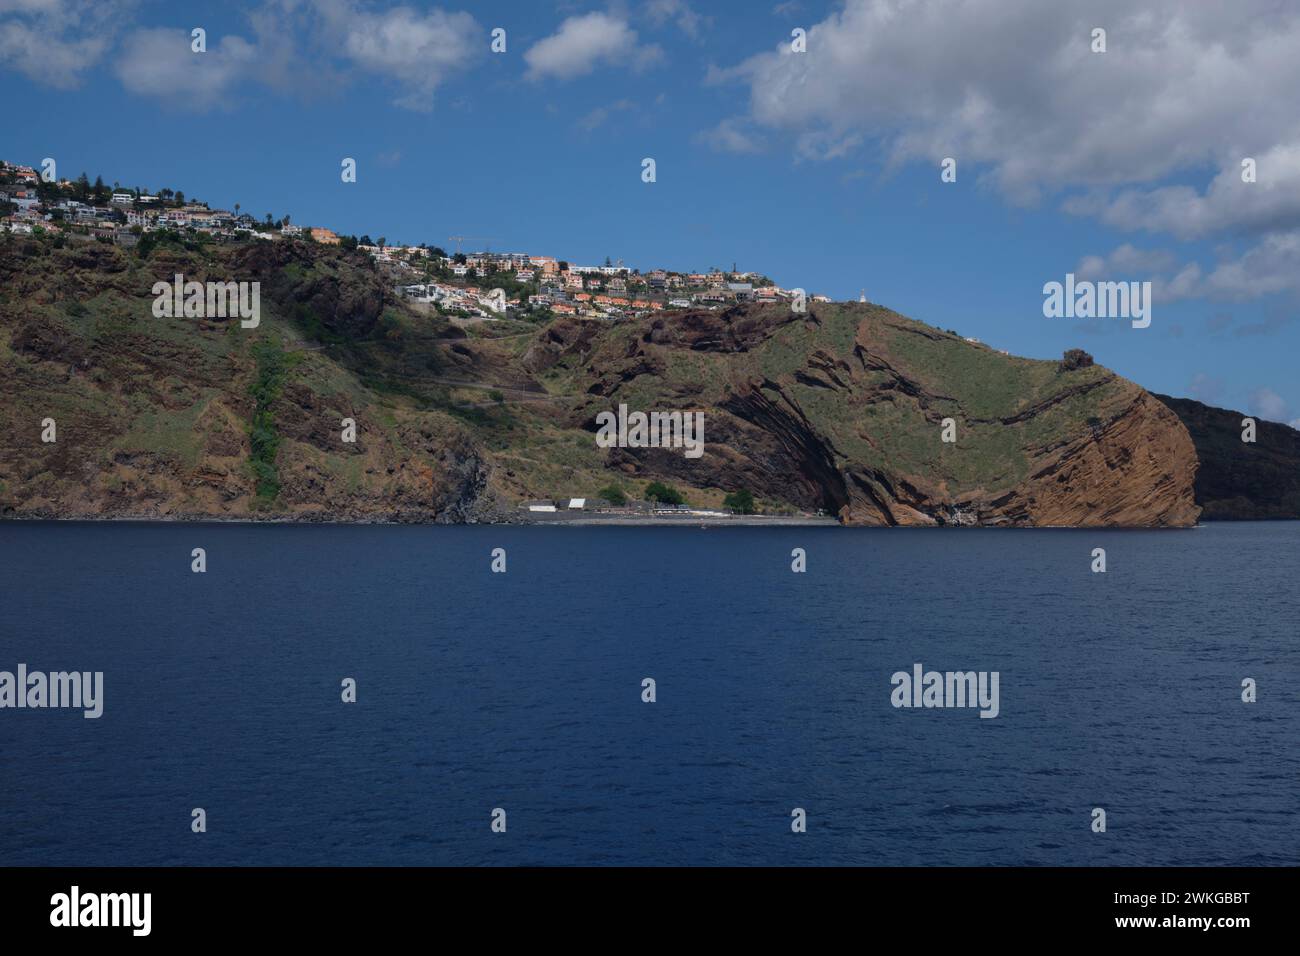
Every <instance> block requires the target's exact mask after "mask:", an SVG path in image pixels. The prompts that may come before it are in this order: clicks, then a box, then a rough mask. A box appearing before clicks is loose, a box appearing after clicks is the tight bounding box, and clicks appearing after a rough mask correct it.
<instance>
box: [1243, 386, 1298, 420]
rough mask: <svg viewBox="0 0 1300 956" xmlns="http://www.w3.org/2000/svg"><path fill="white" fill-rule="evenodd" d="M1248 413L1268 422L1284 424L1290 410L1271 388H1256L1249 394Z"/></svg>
mask: <svg viewBox="0 0 1300 956" xmlns="http://www.w3.org/2000/svg"><path fill="white" fill-rule="evenodd" d="M1250 412H1251V414H1252V415H1255V416H1257V417H1259V418H1267V419H1268V420H1269V421H1274V422H1284V421H1286V420H1287V418H1288V416H1289V414H1290V409H1289V408H1288V407H1287V403H1286V399H1284V398H1283V397H1282V396H1281V395H1279V394H1278V393H1277V392H1275V391H1273V390H1272V389H1271V388H1257V389H1255V390H1254V391H1253V392H1251V393H1250Z"/></svg>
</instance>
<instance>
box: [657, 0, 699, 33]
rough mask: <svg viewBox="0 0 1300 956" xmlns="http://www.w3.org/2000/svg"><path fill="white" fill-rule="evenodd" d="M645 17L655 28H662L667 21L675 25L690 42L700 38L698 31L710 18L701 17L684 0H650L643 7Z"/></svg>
mask: <svg viewBox="0 0 1300 956" xmlns="http://www.w3.org/2000/svg"><path fill="white" fill-rule="evenodd" d="M645 12H646V15H647V16H648V17H649V18H650V22H651V23H653V24H654V25H655V26H662V25H663V24H664V23H665V22H667V21H668V20H672V21H673V22H674V23H676V24H677V28H678V29H679V30H681V31H682V32H683V33H685V34H686V35H687V36H688V37H690V38H691V39H692V40H698V39H699V38H700V31H701V30H702V29H703V28H704V26H705V24H707V23H709V22H711V21H710V18H708V17H704V16H701V15H700V14H699V13H697V12H696V11H695V10H694V9H692V8H691V6H690V4H688V3H687V2H686V0H650V2H649V3H647V4H646V6H645Z"/></svg>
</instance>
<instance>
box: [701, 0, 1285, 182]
mask: <svg viewBox="0 0 1300 956" xmlns="http://www.w3.org/2000/svg"><path fill="white" fill-rule="evenodd" d="M1100 24H1104V25H1105V26H1106V27H1107V29H1108V32H1109V52H1107V53H1103V54H1094V53H1092V52H1091V50H1090V48H1089V41H1090V32H1091V29H1092V28H1093V27H1094V26H1097V25H1100ZM807 47H808V49H807V52H806V53H793V52H791V51H790V46H789V42H788V41H785V42H783V43H782V44H781V45H780V46H779V47H778V48H777V49H776V50H774V51H772V52H768V53H761V54H758V55H756V56H753V57H751V58H749V59H748V60H746V61H744V62H743V63H741V64H739V65H738V66H736V67H734V68H732V69H731V70H728V71H723V73H722V74H721V75H723V76H725V77H729V78H731V79H735V80H739V81H741V82H743V83H745V84H747V85H748V87H749V95H750V112H751V115H752V117H753V118H754V119H755V120H757V121H758V122H760V123H762V124H764V125H767V126H770V127H773V128H775V129H782V130H788V131H790V132H793V133H797V132H802V131H808V130H818V131H822V132H823V133H825V134H827V135H831V136H842V135H844V134H845V133H847V132H849V131H857V132H860V133H864V134H866V135H868V136H870V137H872V138H880V139H881V140H882V141H883V142H884V143H885V144H886V148H887V150H888V154H889V156H890V157H891V158H892V159H893V160H895V161H906V160H924V161H927V162H936V163H937V162H938V160H939V159H941V158H943V157H945V156H954V157H957V158H958V159H959V160H965V161H966V162H967V163H970V164H981V165H983V166H985V167H986V168H987V169H988V174H989V175H990V177H991V178H992V180H993V181H994V182H995V183H996V184H997V185H998V186H999V187H1000V188H1001V189H1003V190H1004V192H1005V193H1006V194H1008V195H1010V196H1013V197H1015V198H1018V199H1025V198H1032V197H1033V196H1035V195H1036V194H1038V193H1039V192H1040V191H1044V190H1046V191H1054V190H1058V189H1062V188H1065V187H1069V186H1072V185H1079V184H1084V185H1122V184H1130V183H1140V182H1154V181H1157V180H1158V179H1159V178H1160V177H1163V176H1165V175H1167V174H1169V173H1170V172H1172V171H1175V170H1180V169H1186V168H1191V167H1197V166H1203V165H1204V164H1205V163H1214V164H1215V165H1217V166H1218V167H1219V168H1226V167H1227V165H1228V163H1229V161H1233V162H1235V161H1236V159H1238V158H1239V157H1240V156H1243V155H1249V153H1247V152H1244V146H1245V144H1249V145H1250V148H1251V149H1252V150H1262V149H1267V148H1270V147H1272V146H1275V145H1278V144H1282V143H1287V142H1297V141H1300V119H1298V118H1297V115H1296V112H1295V110H1294V108H1293V101H1294V90H1295V89H1297V88H1300V8H1296V7H1288V6H1287V5H1281V4H1277V3H1275V2H1273V0H1238V2H1235V3H1233V4H1230V5H1229V4H1199V3H1196V4H1188V3H1185V2H1184V0H1148V2H1146V3H1143V4H1141V5H1135V4H1133V3H1131V2H1130V0H1088V2H1086V3H1085V2H1082V0H1063V2H1054V3H1043V2H1041V0H986V2H981V3H928V4H920V3H915V2H911V0H847V2H846V3H845V5H844V8H843V10H841V11H838V12H836V13H834V14H832V15H831V16H829V17H827V18H826V19H825V20H822V21H821V22H820V23H816V24H813V25H812V26H810V27H809V28H808V44H807Z"/></svg>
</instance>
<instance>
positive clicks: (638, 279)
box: [0, 161, 831, 322]
mask: <svg viewBox="0 0 1300 956" xmlns="http://www.w3.org/2000/svg"><path fill="white" fill-rule="evenodd" d="M51 231H53V232H57V233H60V234H63V235H65V236H66V237H68V238H69V239H82V240H97V241H100V242H107V243H113V244H115V245H119V246H124V247H133V246H136V245H138V244H139V243H141V242H151V241H157V240H158V239H159V236H158V234H159V233H170V234H174V235H181V236H186V235H189V236H193V237H194V238H196V239H199V240H201V241H211V242H219V243H238V242H259V241H261V242H275V241H281V240H285V239H295V240H301V241H307V242H316V243H321V244H323V245H330V246H343V247H345V248H353V249H359V250H361V251H362V252H365V253H367V254H369V255H370V257H371V258H372V259H374V261H375V262H376V263H377V264H378V265H379V267H380V269H381V270H382V272H383V273H384V275H385V276H386V277H387V278H388V279H389V281H390V282H391V283H392V285H393V287H394V288H395V289H396V290H397V291H398V292H399V293H400V294H401V295H402V296H404V297H405V298H406V299H408V300H410V301H411V302H412V303H413V304H415V305H419V306H423V307H424V308H426V309H428V310H430V311H433V312H437V313H439V314H441V315H445V316H447V317H449V318H451V319H452V320H454V321H469V322H475V321H484V320H495V319H504V318H517V319H525V320H528V321H533V322H544V321H548V320H550V319H552V318H554V317H555V316H574V317H579V318H591V319H607V320H608V319H618V318H623V317H635V316H641V315H646V314H650V313H655V312H662V311H666V310H673V309H709V310H716V309H720V308H725V307H727V306H729V305H734V304H736V303H740V302H760V303H761V302H778V301H788V300H791V299H793V298H794V297H795V295H796V290H794V289H782V288H780V287H778V286H777V285H776V284H775V283H773V282H772V280H771V279H769V278H767V277H766V276H764V275H761V274H759V273H756V272H749V271H739V270H736V269H735V268H734V267H733V269H732V270H731V271H730V272H727V271H723V270H721V269H717V268H713V269H710V270H708V271H704V272H676V271H671V270H667V269H652V270H649V271H645V272H642V271H641V270H639V269H633V268H629V267H627V266H625V265H623V264H622V262H621V260H620V261H619V262H611V261H610V260H609V259H608V258H606V259H605V261H604V263H603V264H601V265H581V264H577V263H572V262H569V261H567V260H565V259H561V258H558V257H556V256H551V255H535V254H530V253H522V252H505V253H502V252H487V251H483V252H470V253H465V252H463V251H461V249H460V248H459V243H458V248H457V249H456V251H455V252H448V251H447V250H445V249H444V248H442V247H440V246H436V245H435V246H430V245H428V244H425V243H421V244H419V245H390V244H389V243H388V242H387V240H386V239H385V238H383V237H380V238H379V239H378V240H372V239H371V237H370V236H369V235H362V236H353V235H341V234H339V233H337V232H335V231H334V230H333V229H330V228H327V227H325V226H304V225H301V224H298V223H294V222H291V220H290V217H289V216H287V215H286V216H284V217H282V218H280V219H275V218H273V217H272V216H271V214H270V213H267V214H266V216H265V217H264V218H263V219H261V220H259V219H257V218H256V217H254V216H252V215H250V214H249V213H247V212H241V210H240V206H239V204H238V203H236V204H235V205H234V209H233V210H227V209H214V208H211V207H210V206H209V205H208V204H207V203H205V202H201V201H198V200H195V199H192V198H191V199H187V198H186V196H185V193H184V192H183V191H179V190H172V189H160V190H159V191H158V192H157V193H156V194H152V193H150V192H148V191H146V190H143V189H139V188H135V189H132V188H126V187H123V186H120V185H118V184H116V183H114V185H113V186H111V187H110V186H107V185H105V183H104V182H103V180H102V178H96V180H95V181H94V182H93V183H92V182H90V181H89V179H88V177H87V176H86V175H85V174H84V173H83V174H82V175H81V176H80V177H79V178H78V179H76V180H68V179H50V178H47V177H45V176H43V175H42V173H41V172H38V171H37V170H36V169H35V168H33V167H31V166H22V165H16V164H13V163H10V162H7V161H0V232H9V233H15V234H27V235H31V234H33V233H38V232H51ZM457 239H458V237H454V236H453V237H451V239H450V240H448V241H456V240H457ZM808 299H809V301H813V302H830V301H831V300H830V298H829V297H827V296H824V295H811V296H808Z"/></svg>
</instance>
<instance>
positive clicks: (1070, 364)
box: [1060, 349, 1093, 372]
mask: <svg viewBox="0 0 1300 956" xmlns="http://www.w3.org/2000/svg"><path fill="white" fill-rule="evenodd" d="M1092 362H1093V358H1092V356H1091V355H1089V354H1088V353H1087V352H1085V351H1084V350H1083V349H1067V350H1066V352H1065V354H1064V355H1063V356H1061V365H1060V369H1061V371H1062V372H1073V371H1074V370H1075V369H1078V368H1087V367H1088V366H1089V365H1091V364H1092Z"/></svg>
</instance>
